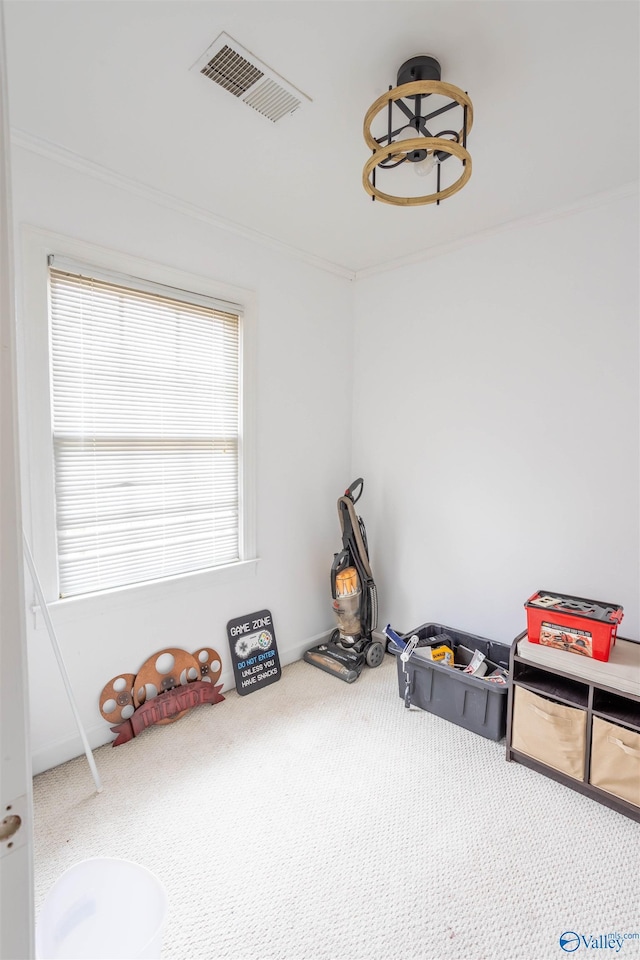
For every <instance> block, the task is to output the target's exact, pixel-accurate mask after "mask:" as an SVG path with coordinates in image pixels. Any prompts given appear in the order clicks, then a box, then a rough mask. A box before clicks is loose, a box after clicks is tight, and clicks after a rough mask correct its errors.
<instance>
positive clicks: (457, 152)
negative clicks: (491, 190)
mask: <svg viewBox="0 0 640 960" xmlns="http://www.w3.org/2000/svg"><path fill="white" fill-rule="evenodd" d="M440 76H441V71H440V64H439V63H438V61H437V60H435V59H434V58H433V57H427V56H420V57H413V58H412V59H411V60H407V61H406V63H403V64H402V66H401V67H400V69H399V70H398V81H397V84H398V85H397V86H396V87H394V88H392V87H389V91H388V92H387V93H383V94H382V96H381V97H378V99H377V100H376V101H375V103H373V104H372V105H371V106H370V107H369V109H368V110H367V113H366V116H365V118H364V139H365V140H366V142H367V144H368V145H369V146H370V147H371V150H372V155H371V156H370V157H369V159H368V160H367V162H366V163H365V165H364V170H363V171H362V184H363V186H364V188H365V190H366V191H367V193H369V194H370V195H371V199H372V200H376V199H378V200H381V201H382V202H383V203H391V204H394V205H396V206H401V207H412V206H418V205H420V204H424V203H436V204H439V203H440V201H441V200H445V199H446V198H447V197H450V196H452V195H453V194H454V193H457V192H458V190H461V189H462V187H464V185H465V183H466V182H467V181H468V179H469V177H470V176H471V156H470V154H469V152H468V150H467V136H468V134H469V131H470V130H471V126H472V124H473V104H472V103H471V100H470V99H469V97H468V95H467V94H466V93H465V92H464V91H463V90H460V88H459V87H454V86H453V84H451V83H443V82H442V81H441V79H440ZM431 96H434V100H437V101H438V104H440V102H441V101H442V100H444V104H443V105H441V106H440V105H439V106H435V104H434V101H430V102H429V103H427V104H425V101H426V100H427V97H431ZM423 107H426V108H427V109H426V111H425V113H424V115H423V113H422V110H423ZM385 108H386V131H385V132H383V133H381V134H380V135H379V136H377V137H374V135H373V133H372V132H371V127H372V124H374V125H375V123H376V120H378V119H379V118H380V116H381V115H382V111H383V110H385ZM456 108H461V110H462V125H461V128H460V130H457V131H456V130H449V129H447V130H441V131H440V132H439V133H437V134H433V133H431V131H430V129H429V128H428V127H427V123H429V122H430V121H432V120H435V118H436V117H439V116H441V115H442V114H444V113H447V112H448V111H449V110H454V109H456ZM429 109H430V111H431V112H429ZM398 122H399V125H398ZM450 157H456V158H457V159H458V160H459V161H460V163H461V164H462V173H461V175H460V176H459V177H458V179H457V180H456V181H455V182H454V183H452V184H450V185H449V186H447V187H443V186H442V180H441V172H440V171H441V166H442V164H443V163H444V162H445V161H446V160H448V159H449V158H450ZM407 163H409V164H413V169H414V170H415V172H416V173H417V174H419V175H420V176H421V177H422V176H424V177H427V176H429V175H430V174H431V173H433V171H434V170H435V171H436V184H435V190H434V191H433V192H431V193H428V194H425V195H423V196H398V195H395V194H392V193H384V192H383V191H382V190H380V189H378V187H377V186H376V172H377V171H382V170H385V171H386V170H393V169H397V168H398V167H400V166H401V165H404V166H405V167H406V164H407ZM404 185H405V188H406V183H405V184H404ZM405 192H406V193H409V192H410V191H409V190H408V189H405Z"/></svg>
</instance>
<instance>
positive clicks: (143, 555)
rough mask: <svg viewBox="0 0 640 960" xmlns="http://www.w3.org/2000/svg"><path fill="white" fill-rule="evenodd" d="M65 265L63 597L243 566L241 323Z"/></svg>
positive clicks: (53, 299) (59, 491)
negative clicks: (240, 560) (237, 564)
mask: <svg viewBox="0 0 640 960" xmlns="http://www.w3.org/2000/svg"><path fill="white" fill-rule="evenodd" d="M57 267H58V264H57V262H56V263H54V266H53V267H52V268H51V269H50V271H49V276H50V311H51V358H52V384H53V443H54V458H55V492H56V529H57V544H58V568H59V584H60V596H61V597H65V596H73V595H77V594H82V593H88V592H91V591H96V590H105V589H109V588H112V587H118V586H123V585H125V584H134V583H140V582H142V581H145V580H154V579H157V578H159V577H168V576H173V575H176V574H182V573H187V572H190V571H195V570H201V569H204V568H207V567H215V566H219V565H222V564H226V563H230V562H233V561H235V560H238V558H239V525H240V518H239V496H238V490H239V450H240V442H239V441H240V436H239V379H240V371H239V353H240V351H239V340H240V332H239V323H240V321H239V316H238V314H236V313H234V312H225V311H224V310H221V309H218V308H217V307H218V304H214V305H213V306H206V305H204V302H203V301H202V299H201V298H197V297H194V298H192V299H193V302H187V301H183V300H182V299H180V293H179V292H178V291H172V290H169V289H168V288H167V289H166V290H162V289H160V291H159V292H158V290H157V288H156V289H155V290H153V291H152V290H150V289H149V288H144V287H143V288H142V289H131V288H129V287H128V286H124V285H120V283H119V282H118V283H112V282H110V281H108V280H105V279H97V278H95V277H92V276H83V275H79V273H78V274H76V273H72V272H67V271H66V270H62V269H57ZM83 273H84V271H83ZM174 295H175V296H174Z"/></svg>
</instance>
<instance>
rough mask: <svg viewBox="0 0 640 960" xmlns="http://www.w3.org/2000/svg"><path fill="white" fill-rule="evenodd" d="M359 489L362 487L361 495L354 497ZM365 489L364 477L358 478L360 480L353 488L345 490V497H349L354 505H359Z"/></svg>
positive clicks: (355, 481)
mask: <svg viewBox="0 0 640 960" xmlns="http://www.w3.org/2000/svg"><path fill="white" fill-rule="evenodd" d="M358 487H360V493H359V494H358V496H357V497H354V493H355V491H356V490H357V489H358ZM363 489H364V480H363V479H362V477H358V479H357V480H354V481H353V483H352V484H351V486H350V487H348V488H347V489H346V490H345V492H344V495H345V497H349V500H351V502H352V503H357V502H358V500H359V499H360V497H361V496H362V491H363Z"/></svg>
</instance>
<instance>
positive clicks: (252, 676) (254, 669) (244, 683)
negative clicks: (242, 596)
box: [227, 610, 282, 697]
mask: <svg viewBox="0 0 640 960" xmlns="http://www.w3.org/2000/svg"><path fill="white" fill-rule="evenodd" d="M227 637H228V639H229V649H230V651H231V662H232V663H233V674H234V677H235V681H236V690H237V691H238V693H239V694H240V696H241V697H244V696H246V695H247V694H248V693H253V691H254V690H258V689H260V687H268V686H269V684H270V683H275V682H276V680H279V679H280V677H281V675H282V671H281V669H280V658H279V657H278V647H277V645H276V634H275V630H274V628H273V619H272V617H271V611H270V610H259V611H258V612H257V613H250V614H247V615H246V616H244V617H237V618H236V619H235V620H229V623H228V624H227Z"/></svg>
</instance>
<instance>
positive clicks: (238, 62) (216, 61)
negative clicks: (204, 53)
mask: <svg viewBox="0 0 640 960" xmlns="http://www.w3.org/2000/svg"><path fill="white" fill-rule="evenodd" d="M200 73H203V74H204V75H205V77H209V79H210V80H213V81H214V83H218V84H219V85H220V86H221V87H224V88H225V90H228V91H229V93H232V94H233V95H234V97H239V96H240V95H241V94H243V93H246V92H247V90H248V89H249V87H252V86H253V85H254V83H255V82H256V81H257V80H260V78H261V77H263V76H264V73H263V72H262V70H258V68H257V67H254V65H253V64H252V63H249V61H248V60H245V58H244V57H241V56H240V54H239V53H236V51H235V50H232V49H231V47H228V46H227V45H226V44H225V45H224V47H223V48H222V50H220V51H218V53H216V55H215V57H214V58H213V59H212V60H210V61H209V63H208V64H207V65H206V67H203V68H202V70H201V71H200Z"/></svg>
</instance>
